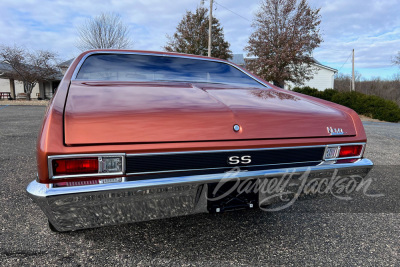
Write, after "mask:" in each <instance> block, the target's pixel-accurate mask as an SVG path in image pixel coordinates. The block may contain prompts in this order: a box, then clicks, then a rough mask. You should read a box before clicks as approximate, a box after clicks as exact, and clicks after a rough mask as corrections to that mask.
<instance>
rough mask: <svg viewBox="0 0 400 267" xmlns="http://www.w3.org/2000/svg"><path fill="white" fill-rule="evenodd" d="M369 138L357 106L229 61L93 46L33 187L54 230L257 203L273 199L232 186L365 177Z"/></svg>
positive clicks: (44, 143)
mask: <svg viewBox="0 0 400 267" xmlns="http://www.w3.org/2000/svg"><path fill="white" fill-rule="evenodd" d="M365 144H366V135H365V132H364V128H363V125H362V123H361V121H360V119H359V117H358V115H357V114H356V113H355V112H354V111H353V110H351V109H349V108H346V107H343V106H340V105H337V104H334V103H331V102H327V101H324V100H321V99H316V98H313V97H309V96H305V95H301V94H298V93H294V92H291V91H287V90H283V89H280V88H277V87H275V86H273V85H271V84H269V83H268V82H266V81H264V80H262V79H260V78H258V77H256V76H255V75H253V74H251V73H249V72H248V71H246V70H245V69H242V68H240V67H239V66H236V65H234V64H232V63H230V62H228V61H225V60H220V59H216V58H208V57H201V56H194V55H184V54H177V53H166V52H148V51H128V50H93V51H88V52H85V53H83V54H81V55H80V56H79V57H77V58H76V59H75V61H74V62H73V63H72V65H71V66H70V68H69V69H68V71H67V72H66V74H65V76H64V78H63V80H62V81H61V83H60V85H59V88H58V90H57V92H56V94H55V96H54V97H53V99H52V101H51V103H50V105H49V108H48V110H47V113H46V116H45V118H44V121H43V126H42V129H41V132H40V134H39V137H38V143H37V166H38V177H37V179H36V181H33V182H32V183H31V184H30V185H29V186H28V188H27V191H28V193H29V195H30V196H31V198H32V199H33V200H34V201H35V202H36V203H37V204H38V205H39V206H40V208H41V209H42V210H43V211H44V213H45V214H46V216H47V217H48V219H49V225H50V228H51V229H52V230H54V231H71V230H77V229H84V228H92V227H99V226H105V225H114V224H120V223H129V222H137V221H144V220H150V219H158V218H166V217H172V216H180V215H187V214H194V213H201V212H222V211H226V210H231V209H238V208H246V207H247V208H252V207H257V206H260V205H261V204H268V203H269V202H266V201H264V200H263V199H262V198H263V197H265V194H262V193H260V192H257V191H256V190H253V191H252V192H249V190H247V191H246V192H243V190H242V191H241V192H238V191H240V190H236V189H238V188H234V189H235V190H231V189H230V186H231V185H232V183H233V184H234V185H236V186H237V185H238V183H239V182H242V181H246V182H249V181H251V182H255V183H258V184H261V182H262V181H268V180H269V179H271V178H276V177H283V176H284V175H286V174H292V175H293V174H295V175H297V178H298V177H299V176H301V175H302V174H305V173H307V174H313V177H315V176H316V175H317V176H320V177H328V176H331V175H332V173H333V171H339V173H340V172H341V173H347V174H357V175H358V176H361V178H363V177H364V176H365V175H366V174H367V173H368V171H369V170H370V169H371V168H372V166H373V164H372V162H371V161H370V160H368V159H365V158H363V152H364V149H365ZM360 170H361V171H360ZM227 179H228V180H229V183H225V181H226V180H227ZM221 182H222V184H221ZM227 187H229V188H227Z"/></svg>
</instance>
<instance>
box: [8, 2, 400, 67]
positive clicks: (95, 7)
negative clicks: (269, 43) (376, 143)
mask: <svg viewBox="0 0 400 267" xmlns="http://www.w3.org/2000/svg"><path fill="white" fill-rule="evenodd" d="M259 1H260V0H248V1H231V0H218V1H216V4H215V5H214V11H213V14H214V15H215V16H216V17H217V18H218V19H219V20H220V22H221V25H222V26H223V28H224V33H225V38H226V40H227V41H228V42H230V43H231V50H232V51H233V52H234V53H244V47H245V46H246V45H247V40H248V38H249V36H250V34H251V32H252V30H253V29H252V28H251V20H252V19H253V16H254V13H255V12H256V11H257V8H258V5H259ZM309 2H310V5H311V6H312V7H315V8H319V7H320V8H321V15H322V23H321V31H322V33H323V37H324V43H323V44H322V45H321V47H320V48H318V49H316V51H315V53H314V56H315V57H316V58H317V59H318V60H319V61H321V62H323V63H324V64H327V65H328V66H331V67H334V68H340V66H341V65H343V63H344V62H345V61H346V59H347V58H348V55H349V54H350V52H351V50H352V49H353V48H354V49H355V50H356V62H357V66H358V67H360V68H365V69H379V68H381V69H386V70H389V72H390V71H392V72H393V71H395V70H396V69H395V68H394V67H393V66H392V65H391V57H392V56H393V55H395V54H396V53H397V51H398V50H400V48H399V47H400V41H399V40H400V16H398V14H399V13H400V5H399V4H398V0H385V1H376V0H364V1H362V0H351V1H349V0H335V1H331V0H324V1H321V0H309ZM199 4H200V0H176V1H168V2H166V1H161V0H106V1H82V0H68V1H65V0H63V1H57V0H53V1H51V0H43V1H39V0H36V1H35V0H20V1H15V0H3V1H2V9H1V17H0V28H1V29H2V30H1V31H0V44H6V45H13V44H14V43H15V44H18V45H22V46H25V47H28V48H32V49H49V50H52V51H55V52H58V53H59V55H60V56H61V57H62V58H63V59H68V58H70V57H72V56H76V55H77V54H78V53H79V51H78V49H76V48H75V44H76V42H77V34H76V27H77V26H79V25H81V24H82V23H83V22H84V21H85V20H87V19H89V18H91V17H93V16H96V15H98V14H100V13H101V12H115V13H118V14H120V15H121V16H122V19H123V21H124V22H126V23H127V24H128V25H129V26H130V29H131V38H132V40H133V48H134V49H142V50H162V47H163V46H164V45H165V43H166V42H167V38H166V35H167V34H168V35H172V34H173V33H174V32H175V29H176V26H177V24H178V23H179V21H180V20H181V19H182V17H183V15H184V14H185V12H186V11H187V10H192V11H194V10H195V9H196V7H197V6H198V5H199ZM205 5H206V6H207V7H208V5H209V2H208V1H205ZM226 8H228V9H229V10H227V9H226ZM235 13H236V14H235ZM237 14H239V15H240V16H238V15H237ZM243 17H244V18H245V19H244V18H243ZM396 71H397V70H396Z"/></svg>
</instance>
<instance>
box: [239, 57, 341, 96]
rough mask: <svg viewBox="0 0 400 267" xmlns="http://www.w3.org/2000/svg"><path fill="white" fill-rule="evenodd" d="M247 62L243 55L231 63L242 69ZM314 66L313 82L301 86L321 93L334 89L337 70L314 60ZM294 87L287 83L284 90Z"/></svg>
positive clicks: (305, 82)
mask: <svg viewBox="0 0 400 267" xmlns="http://www.w3.org/2000/svg"><path fill="white" fill-rule="evenodd" d="M245 60H246V58H244V56H243V54H233V58H232V60H231V62H233V63H235V64H237V65H239V66H241V67H245ZM312 65H313V66H312V67H313V68H314V69H315V72H314V75H313V78H312V79H311V80H308V81H304V83H303V85H301V86H309V87H312V88H316V89H318V90H320V91H324V90H325V89H328V88H334V87H333V86H334V79H335V77H334V76H335V74H336V73H337V70H336V69H334V68H331V67H328V66H325V65H323V64H321V63H320V62H318V61H317V60H316V59H314V63H313V64H312ZM294 87H296V85H295V84H293V83H291V82H286V83H285V87H284V88H285V89H292V88H294Z"/></svg>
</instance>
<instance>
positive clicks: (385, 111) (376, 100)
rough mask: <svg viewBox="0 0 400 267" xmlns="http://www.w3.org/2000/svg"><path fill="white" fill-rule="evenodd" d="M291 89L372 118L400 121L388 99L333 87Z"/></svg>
mask: <svg viewBox="0 0 400 267" xmlns="http://www.w3.org/2000/svg"><path fill="white" fill-rule="evenodd" d="M293 91H295V92H298V93H301V94H306V95H310V96H314V97H318V98H321V99H324V100H327V101H331V102H334V103H337V104H340V105H343V106H346V107H349V108H351V109H353V110H354V111H356V112H357V113H358V114H363V115H366V116H369V117H372V118H374V119H378V120H382V121H390V122H399V121H400V108H399V106H398V105H397V104H396V103H395V102H393V101H390V100H386V99H383V98H381V97H379V96H375V95H366V94H362V93H359V92H340V91H336V90H333V89H326V90H325V91H318V90H317V89H315V88H310V87H303V88H300V87H296V88H293Z"/></svg>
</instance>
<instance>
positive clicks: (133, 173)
mask: <svg viewBox="0 0 400 267" xmlns="http://www.w3.org/2000/svg"><path fill="white" fill-rule="evenodd" d="M321 162H322V160H321V161H302V162H289V163H276V164H261V165H245V166H225V167H217V168H203V169H184V170H168V171H154V172H129V173H127V174H126V175H136V174H155V173H168V172H171V173H174V172H186V171H188V172H189V171H202V170H220V169H226V168H230V169H232V168H235V167H239V168H248V167H261V166H265V167H267V166H276V165H278V166H279V165H289V164H298V163H315V164H316V163H318V164H317V165H319V164H321Z"/></svg>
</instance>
